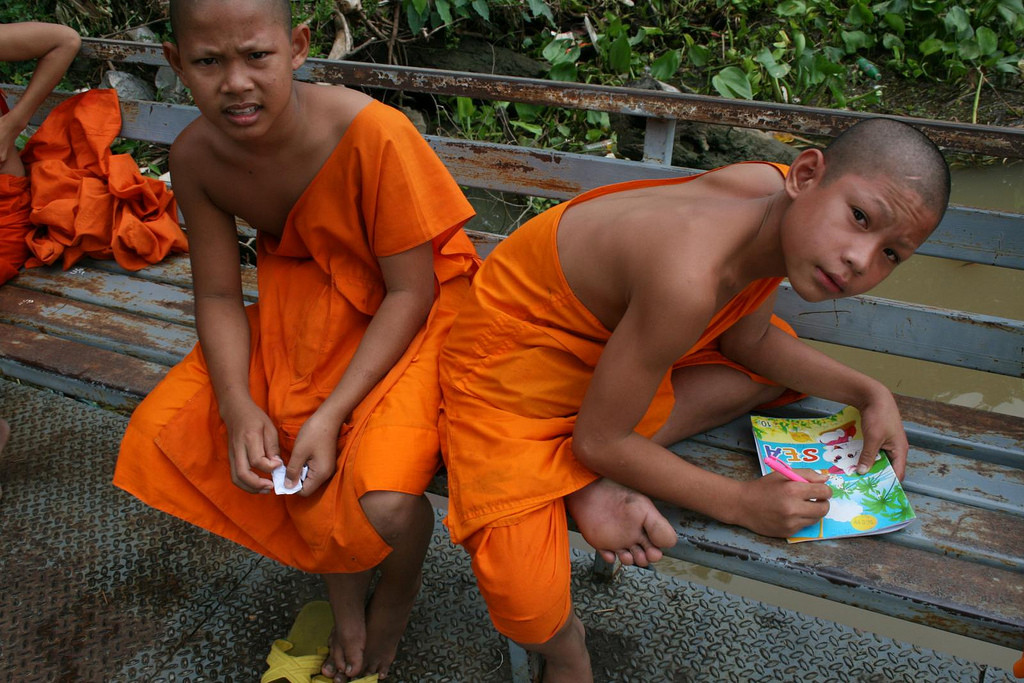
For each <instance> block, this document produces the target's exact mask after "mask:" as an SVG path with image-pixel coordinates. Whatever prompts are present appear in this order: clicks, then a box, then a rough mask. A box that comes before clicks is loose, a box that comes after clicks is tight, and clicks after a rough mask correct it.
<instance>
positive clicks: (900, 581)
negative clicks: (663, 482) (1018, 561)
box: [662, 509, 1024, 648]
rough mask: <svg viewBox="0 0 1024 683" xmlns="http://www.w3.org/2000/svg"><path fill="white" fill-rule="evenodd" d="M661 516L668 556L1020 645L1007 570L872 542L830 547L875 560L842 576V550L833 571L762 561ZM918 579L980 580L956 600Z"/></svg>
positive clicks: (1015, 584)
mask: <svg viewBox="0 0 1024 683" xmlns="http://www.w3.org/2000/svg"><path fill="white" fill-rule="evenodd" d="M662 512H663V513H666V514H667V516H668V517H669V519H670V521H673V523H674V524H675V525H676V527H677V529H679V530H681V532H680V542H679V543H678V544H677V545H676V546H675V547H673V548H670V549H669V550H668V551H667V552H666V555H668V556H669V557H674V558H677V559H681V560H684V561H687V562H692V563H694V564H698V565H701V566H704V567H709V568H712V569H717V570H720V571H725V572H729V573H731V574H736V575H738V576H744V577H747V578H750V579H754V580H755V581H762V582H767V583H771V584H773V585H776V586H781V587H783V588H788V589H790V590H795V591H799V592H801V593H805V594H808V595H813V596H817V597H821V598H824V599H827V600H832V601H835V602H841V603H843V604H846V605H851V606H853V607H857V608H860V609H866V610H869V611H872V612H876V613H878V614H883V615H886V616H890V617H894V618H897V619H903V620H906V621H910V622H913V623H917V624H921V625H923V626H928V627H930V628H937V629H940V630H943V631H947V632H950V633H955V634H958V635H962V636H966V637H969V638H974V639H977V640H982V641H985V642H989V643H993V644H996V645H1000V646H1002V647H1008V648H1020V634H1021V632H1022V631H1024V621H1022V620H1021V618H1020V615H1021V613H1022V611H1021V610H1024V601H1022V600H1021V599H1020V597H1019V596H1020V595H1021V594H1022V591H1024V586H1022V585H1021V582H1020V580H1019V579H1020V576H1019V575H1018V574H1015V573H1014V572H1008V571H997V570H992V569H983V570H981V571H979V570H978V568H977V567H976V565H974V564H973V563H970V562H963V561H961V560H958V559H956V558H954V557H948V556H940V555H933V554H931V553H926V552H923V551H916V550H914V549H912V548H896V549H895V550H896V551H897V552H892V553H887V552H884V551H877V550H876V548H877V547H878V546H879V545H883V547H884V544H879V543H877V539H874V538H867V539H844V540H843V541H840V542H837V543H839V544H841V546H842V548H844V549H847V552H849V553H854V554H856V555H860V554H862V553H863V554H868V555H871V556H873V559H874V562H872V564H871V566H870V567H868V571H866V572H864V573H861V572H849V571H847V570H846V566H847V563H846V562H845V559H844V557H843V554H842V553H839V555H840V557H838V558H837V560H838V563H837V564H836V565H834V566H833V567H827V566H821V565H819V564H817V563H816V562H813V561H812V562H808V563H804V562H792V561H788V560H786V559H784V558H782V559H779V558H766V557H763V556H758V555H757V554H752V553H751V552H750V551H749V550H748V549H747V548H745V547H742V546H740V547H735V546H733V545H732V544H730V543H729V542H728V541H723V539H722V538H721V534H720V533H717V532H712V531H711V530H710V529H703V528H700V527H699V526H695V525H696V524H699V523H698V522H695V521H694V520H693V519H691V518H682V517H679V516H678V515H677V514H674V513H675V512H677V511H675V510H674V509H662ZM716 531H717V530H716ZM711 539H714V540H711ZM821 543H824V542H818V545H820V544H821ZM855 544H857V545H859V544H873V545H869V546H863V549H862V548H857V550H854V549H853V548H852V547H851V546H854V545H855ZM800 545H809V544H807V543H803V544H800ZM790 547H792V546H790ZM787 550H788V549H787ZM893 569H895V570H897V571H891V570H893ZM901 569H906V570H907V571H906V572H902V571H899V570H901ZM922 574H931V575H932V576H933V577H934V581H932V582H931V585H932V586H940V585H943V584H956V583H958V582H963V581H964V578H965V577H970V578H972V579H975V578H977V579H980V581H979V580H972V581H970V586H969V587H967V588H965V589H962V590H960V591H958V595H957V597H956V599H948V598H947V597H946V595H945V594H944V592H943V591H942V590H939V591H938V592H937V593H936V592H929V591H930V587H928V586H918V585H916V584H915V583H914V582H913V581H912V580H908V576H919V575H922ZM879 579H884V583H885V586H884V587H880V586H879ZM975 589H980V591H981V592H980V593H976V592H975Z"/></svg>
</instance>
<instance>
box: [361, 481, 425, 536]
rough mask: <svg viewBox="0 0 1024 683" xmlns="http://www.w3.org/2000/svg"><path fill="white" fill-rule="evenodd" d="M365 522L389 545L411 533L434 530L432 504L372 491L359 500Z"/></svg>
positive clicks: (411, 497) (403, 494)
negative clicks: (428, 528) (427, 528)
mask: <svg viewBox="0 0 1024 683" xmlns="http://www.w3.org/2000/svg"><path fill="white" fill-rule="evenodd" d="M359 504H360V505H362V507H363V512H364V513H365V514H366V518H367V519H368V520H370V524H372V525H373V528H374V529H376V530H377V533H378V534H380V537H381V538H383V539H384V540H385V542H387V543H388V544H389V545H394V541H395V540H397V539H399V538H401V537H402V536H403V535H405V534H408V533H409V532H410V531H415V530H420V529H421V528H424V527H425V526H426V527H430V526H432V519H431V518H432V515H431V506H430V501H428V500H427V498H426V496H417V495H413V494H410V493H400V492H398V491H370V492H369V493H366V494H363V496H362V497H361V498H360V499H359Z"/></svg>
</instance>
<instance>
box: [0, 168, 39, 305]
mask: <svg viewBox="0 0 1024 683" xmlns="http://www.w3.org/2000/svg"><path fill="white" fill-rule="evenodd" d="M31 201H32V198H31V195H30V194H29V180H28V178H26V177H23V176H14V175H8V174H6V173H5V174H2V175H0V285H2V284H3V283H5V282H7V281H8V280H10V279H11V278H12V277H14V276H15V275H17V274H18V270H19V269H20V268H21V267H22V266H24V265H25V261H27V260H28V258H29V256H30V252H29V250H28V245H27V244H26V243H25V239H26V238H27V237H28V235H29V234H30V233H31V232H32V223H31V222H30V221H29V214H30V213H31V212H32V204H31Z"/></svg>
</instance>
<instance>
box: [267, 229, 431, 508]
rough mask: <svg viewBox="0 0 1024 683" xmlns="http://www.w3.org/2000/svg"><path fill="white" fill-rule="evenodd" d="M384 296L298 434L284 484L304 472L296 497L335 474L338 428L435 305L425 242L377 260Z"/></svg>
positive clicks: (386, 370)
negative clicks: (335, 379)
mask: <svg viewBox="0 0 1024 683" xmlns="http://www.w3.org/2000/svg"><path fill="white" fill-rule="evenodd" d="M378 263H379V264H380V268H381V273H382V275H383V278H384V284H385V286H386V288H387V293H386V294H385V295H384V299H383V300H382V301H381V304H380V307H379V308H378V309H377V312H376V313H374V315H373V319H372V320H371V321H370V324H369V326H368V327H367V328H366V332H365V333H364V334H363V338H362V339H361V340H360V341H359V346H358V347H357V348H356V352H355V354H354V355H353V356H352V360H351V361H350V362H349V365H348V367H347V368H346V369H345V372H344V374H343V375H342V377H341V380H340V381H339V382H338V385H337V386H336V387H335V388H334V390H333V391H332V392H331V394H330V395H329V396H328V397H327V398H326V399H325V400H324V402H323V404H321V406H320V407H319V408H318V409H317V411H316V412H315V413H313V415H311V416H310V418H309V419H308V420H306V423H305V424H304V425H303V426H302V428H301V429H300V430H299V435H298V437H297V438H296V440H295V447H294V448H293V449H292V455H291V458H290V459H289V461H288V470H287V473H286V482H287V483H288V484H289V485H292V484H294V483H295V481H297V479H298V476H299V473H300V472H301V470H302V466H303V465H305V464H308V465H309V472H308V474H307V477H306V479H305V481H304V483H303V486H302V491H301V494H300V495H306V496H308V495H311V494H312V493H313V492H314V491H316V490H317V488H318V487H319V486H320V485H321V484H322V483H323V482H325V481H327V479H329V478H330V477H331V475H332V474H333V473H334V469H335V467H336V464H337V456H338V453H337V443H338V434H339V432H340V431H341V426H342V423H343V422H344V421H345V420H346V419H347V418H348V417H349V415H350V414H351V413H352V411H353V410H354V409H355V407H356V406H357V405H358V404H359V402H360V401H362V400H363V398H365V397H366V395H367V394H368V393H370V390H371V389H373V387H374V386H375V385H376V384H377V382H379V381H380V380H381V379H382V378H383V377H384V375H386V374H387V373H388V372H389V371H390V370H391V368H392V367H393V366H394V365H395V363H396V362H398V359H399V358H401V356H402V354H403V353H405V350H406V349H407V348H408V346H409V343H410V342H411V341H412V339H413V337H415V336H416V333H417V332H418V331H419V330H420V328H421V327H422V326H423V323H424V321H425V320H426V319H427V315H428V314H429V313H430V307H431V306H432V305H433V301H434V251H433V246H432V244H431V243H430V242H425V243H423V244H421V245H419V246H417V247H414V248H412V249H409V250H407V251H404V252H401V253H399V254H395V255H392V256H383V257H380V258H379V259H378Z"/></svg>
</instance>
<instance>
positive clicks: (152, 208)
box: [21, 90, 188, 270]
mask: <svg viewBox="0 0 1024 683" xmlns="http://www.w3.org/2000/svg"><path fill="white" fill-rule="evenodd" d="M120 131H121V109H120V106H119V105H118V100H117V93H116V92H115V91H114V90H89V91H87V92H84V93H80V94H78V95H75V96H73V97H71V98H69V99H67V100H65V101H64V102H62V103H61V104H59V105H58V106H57V107H56V108H54V110H53V111H52V112H50V114H49V115H48V116H47V117H46V120H45V121H43V124H42V125H41V126H40V127H39V130H37V131H36V133H35V134H34V135H33V136H32V138H31V139H30V140H29V141H28V143H27V144H26V145H25V149H24V150H23V151H22V153H21V159H22V162H23V163H24V164H25V167H26V168H27V169H28V172H29V178H30V180H31V187H32V190H31V192H32V213H31V221H32V223H34V224H35V225H37V226H39V227H38V228H37V229H36V230H35V232H34V233H33V234H31V235H29V236H28V247H29V249H30V250H31V252H32V255H33V257H32V258H30V259H29V260H28V262H27V263H26V265H27V266H29V267H32V266H39V265H48V264H51V263H54V262H56V261H57V260H58V259H60V260H61V263H62V265H63V267H64V268H65V269H67V268H70V267H71V266H72V265H73V264H74V263H76V262H77V261H78V260H79V259H81V258H82V257H83V256H91V257H93V258H103V259H108V258H114V259H116V260H117V262H118V263H119V264H120V265H121V266H123V267H124V268H127V269H129V270H138V269H140V268H142V267H144V266H146V265H148V264H151V263H157V262H158V261H160V260H162V259H163V258H164V257H166V256H167V255H168V254H169V253H171V252H184V251H187V249H188V244H187V242H186V239H185V234H184V233H183V232H182V231H181V228H180V227H179V225H178V212H177V207H176V205H175V202H174V197H173V195H172V194H171V191H170V190H168V189H167V187H166V186H165V185H164V184H163V183H162V182H161V181H159V180H156V179H155V178H147V177H145V176H143V175H142V174H141V173H140V172H139V168H138V166H137V165H136V163H135V161H134V160H133V159H132V157H131V156H130V155H128V154H113V153H112V152H111V150H110V145H111V143H112V142H113V141H114V139H115V138H116V137H117V135H118V133H120Z"/></svg>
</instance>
